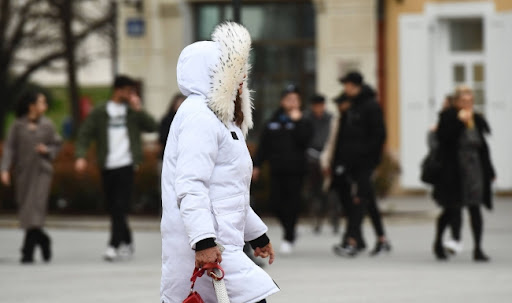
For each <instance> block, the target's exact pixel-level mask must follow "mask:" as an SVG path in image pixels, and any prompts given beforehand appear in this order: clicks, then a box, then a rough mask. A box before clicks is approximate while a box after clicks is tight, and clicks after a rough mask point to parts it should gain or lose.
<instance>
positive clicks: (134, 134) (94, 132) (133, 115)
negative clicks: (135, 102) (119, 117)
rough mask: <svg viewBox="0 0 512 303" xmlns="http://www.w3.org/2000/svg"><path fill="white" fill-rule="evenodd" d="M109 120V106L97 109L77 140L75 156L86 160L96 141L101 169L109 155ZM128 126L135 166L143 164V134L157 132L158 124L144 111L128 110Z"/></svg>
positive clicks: (85, 123) (88, 118) (90, 116)
mask: <svg viewBox="0 0 512 303" xmlns="http://www.w3.org/2000/svg"><path fill="white" fill-rule="evenodd" d="M108 120H109V116H108V113H107V105H106V104H103V105H100V106H98V107H96V108H95V109H94V110H93V111H92V112H91V113H90V114H89V116H88V117H87V119H85V121H84V122H83V123H82V126H81V127H80V129H79V131H78V135H77V139H76V146H75V156H76V158H85V156H86V154H87V150H88V148H89V145H90V143H91V141H93V140H94V141H96V152H97V155H98V162H99V166H100V168H101V169H104V168H105V161H106V159H107V153H108V135H107V132H108ZM126 125H127V127H128V136H129V138H130V150H131V153H132V157H133V164H134V165H138V164H140V163H141V162H142V140H141V133H142V132H155V131H157V128H158V126H157V123H156V122H155V120H154V119H153V118H152V117H151V116H150V115H149V114H147V113H146V112H144V111H139V112H137V111H134V110H132V109H131V108H128V112H127V115H126Z"/></svg>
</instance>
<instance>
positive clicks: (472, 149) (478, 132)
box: [433, 86, 496, 262]
mask: <svg viewBox="0 0 512 303" xmlns="http://www.w3.org/2000/svg"><path fill="white" fill-rule="evenodd" d="M488 134H490V127H489V124H488V123H487V121H486V120H485V118H484V117H483V116H482V115H481V114H478V113H475V112H474V109H473V91H472V90H471V89H470V88H469V87H466V86H460V87H458V88H457V90H456V93H455V102H454V106H453V107H450V108H448V109H446V110H444V111H443V112H441V114H440V116H439V124H438V128H437V130H436V135H437V140H438V143H439V147H438V148H439V157H440V161H441V164H442V165H441V173H440V174H439V180H438V181H437V182H435V184H434V191H433V197H434V199H435V200H436V202H437V203H438V204H439V205H440V206H441V207H442V209H443V211H442V213H441V214H440V216H439V218H438V220H437V225H436V236H435V240H434V247H433V251H434V254H435V256H436V258H437V259H439V260H446V259H447V258H448V256H447V254H446V252H445V249H444V247H443V243H442V241H443V233H444V230H445V229H446V227H447V226H449V225H450V224H452V222H454V221H455V222H460V218H461V209H462V208H463V207H467V209H468V211H469V215H470V218H471V231H472V233H473V240H474V250H473V259H474V260H475V261H477V262H485V261H489V257H488V256H487V255H486V254H485V253H484V251H483V250H482V233H483V218H482V213H481V210H480V206H481V205H482V204H483V205H484V206H485V207H487V208H488V209H492V190H491V185H492V182H493V180H494V179H495V178H496V174H495V170H494V167H493V165H492V161H491V157H490V152H489V147H488V145H487V142H486V140H485V136H486V135H488ZM459 229H460V223H459ZM459 233H460V231H459Z"/></svg>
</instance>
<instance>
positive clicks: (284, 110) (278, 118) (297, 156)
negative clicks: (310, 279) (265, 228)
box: [253, 85, 312, 254]
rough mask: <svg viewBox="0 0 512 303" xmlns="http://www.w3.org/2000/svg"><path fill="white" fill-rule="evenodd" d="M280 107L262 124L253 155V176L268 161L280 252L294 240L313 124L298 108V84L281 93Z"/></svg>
mask: <svg viewBox="0 0 512 303" xmlns="http://www.w3.org/2000/svg"><path fill="white" fill-rule="evenodd" d="M280 105H281V106H280V108H279V109H278V110H277V111H276V112H275V114H274V115H273V116H272V118H271V119H270V121H268V122H267V123H266V124H265V128H264V130H263V133H262V136H261V139H260V143H259V146H258V151H257V154H256V156H255V158H254V171H253V179H254V181H257V180H258V178H259V173H260V167H261V165H262V164H263V162H265V161H268V164H269V166H270V174H271V185H270V187H271V189H270V190H271V201H272V204H273V205H272V206H273V208H274V211H275V213H276V216H277V218H278V219H279V221H280V223H281V225H282V227H283V229H284V241H283V242H282V243H281V253H283V254H289V253H291V252H292V250H293V244H294V242H295V225H296V224H297V218H298V214H299V206H300V198H301V193H302V186H303V179H304V175H305V173H306V167H307V162H306V154H305V151H306V148H307V147H308V144H309V142H310V140H311V136H312V127H311V125H310V123H309V122H308V121H307V119H304V118H303V116H302V112H301V110H300V105H301V101H300V95H299V91H298V89H297V87H295V86H293V85H290V86H288V87H287V88H286V90H285V91H284V92H283V93H282V95H281V104H280Z"/></svg>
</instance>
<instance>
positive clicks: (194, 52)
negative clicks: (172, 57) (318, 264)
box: [160, 22, 279, 303]
mask: <svg viewBox="0 0 512 303" xmlns="http://www.w3.org/2000/svg"><path fill="white" fill-rule="evenodd" d="M212 40H213V41H202V42H196V43H193V44H191V45H189V46H187V47H186V48H185V49H184V50H183V51H182V52H181V55H180V57H179V59H178V65H177V74H178V86H179V88H180V91H181V92H182V93H183V94H184V95H185V96H187V99H186V100H185V102H183V104H182V105H181V107H180V110H179V111H178V113H177V114H176V116H175V118H174V121H173V123H172V125H171V129H170V132H169V139H168V140H167V146H166V148H165V153H164V159H163V161H164V162H163V172H162V207H163V215H162V221H161V232H162V279H161V288H160V296H161V302H164V303H181V302H183V300H184V299H185V298H186V297H187V296H188V295H189V293H190V276H191V275H192V272H193V270H194V267H195V268H196V269H203V267H204V266H205V265H207V264H209V263H220V265H221V266H222V268H223V269H224V273H225V275H224V282H225V285H226V289H227V296H228V297H229V300H230V302H247V303H253V302H265V299H266V298H267V297H268V296H270V295H271V294H274V293H276V292H278V291H279V288H278V287H277V286H276V284H275V283H274V282H273V280H272V279H271V278H270V276H268V274H267V273H265V271H263V269H261V268H260V267H258V266H257V265H255V264H254V262H252V261H251V260H250V259H249V258H248V257H247V256H246V255H245V253H244V251H243V247H244V243H245V242H249V243H251V245H252V247H253V248H254V249H255V253H254V254H255V256H259V257H263V258H266V257H269V263H270V264H272V262H273V261H274V250H273V248H272V244H271V243H270V240H269V238H268V237H267V235H266V232H267V227H266V225H265V224H264V223H263V221H262V220H261V219H260V218H259V217H258V216H257V215H256V213H255V212H254V211H253V210H252V208H251V207H250V205H249V196H250V195H249V188H250V183H251V174H252V161H251V157H250V154H249V150H248V149H247V145H246V142H245V137H246V135H247V132H248V130H249V129H250V128H251V127H252V125H253V122H252V104H251V98H250V90H249V88H248V86H247V75H248V71H249V63H248V61H249V52H250V48H251V38H250V36H249V32H248V31H247V29H245V28H244V27H243V26H241V25H238V24H236V23H233V22H225V23H222V24H221V25H219V26H217V27H216V28H215V30H214V32H213V34H212ZM194 290H196V291H197V292H198V293H199V294H200V296H201V297H202V298H203V300H204V302H217V301H216V297H215V291H214V289H213V287H212V282H211V280H210V279H207V278H201V279H198V280H197V282H196V283H195V287H194Z"/></svg>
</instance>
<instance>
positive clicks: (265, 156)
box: [254, 109, 313, 175]
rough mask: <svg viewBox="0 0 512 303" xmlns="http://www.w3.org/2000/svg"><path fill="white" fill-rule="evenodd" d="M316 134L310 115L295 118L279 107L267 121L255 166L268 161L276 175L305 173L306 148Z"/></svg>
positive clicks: (255, 158)
mask: <svg viewBox="0 0 512 303" xmlns="http://www.w3.org/2000/svg"><path fill="white" fill-rule="evenodd" d="M312 135H313V129H312V126H311V124H310V122H309V121H308V120H307V119H305V118H302V119H300V120H299V121H292V120H291V119H290V118H289V117H287V116H286V115H285V114H284V111H283V110H282V109H279V110H278V111H277V112H276V113H275V114H274V115H273V116H272V118H271V119H270V121H268V122H267V123H266V124H265V128H264V129H263V133H262V135H261V139H260V143H259V146H258V152H257V154H256V156H255V157H254V166H255V167H259V166H261V165H262V164H263V162H265V161H268V162H269V164H270V171H271V173H272V174H274V175H276V174H277V175H301V174H305V173H306V168H307V166H306V148H307V147H308V144H309V142H310V141H311V136H312Z"/></svg>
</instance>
